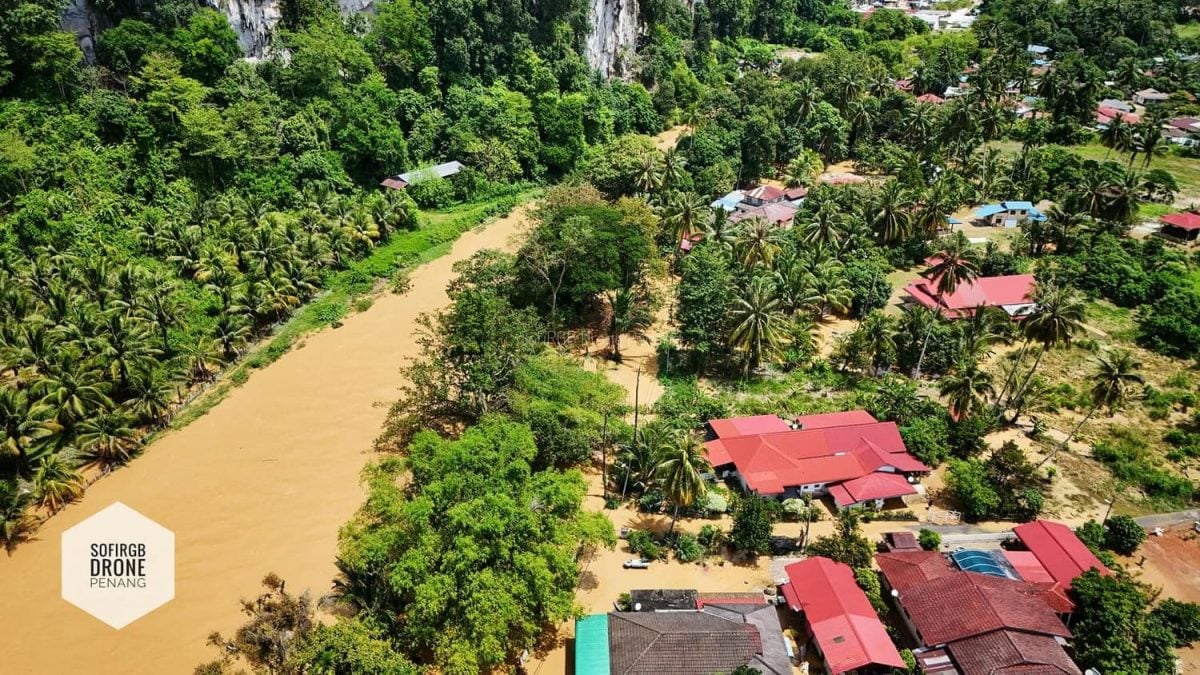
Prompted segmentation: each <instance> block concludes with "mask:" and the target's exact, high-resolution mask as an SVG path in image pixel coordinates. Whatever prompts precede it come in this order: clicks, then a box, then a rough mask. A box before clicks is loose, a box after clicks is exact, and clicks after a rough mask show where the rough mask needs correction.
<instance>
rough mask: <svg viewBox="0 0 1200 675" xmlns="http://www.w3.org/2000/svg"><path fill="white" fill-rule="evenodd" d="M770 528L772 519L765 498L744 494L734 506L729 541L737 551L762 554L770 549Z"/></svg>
mask: <svg viewBox="0 0 1200 675" xmlns="http://www.w3.org/2000/svg"><path fill="white" fill-rule="evenodd" d="M771 529H772V519H771V514H770V511H769V510H768V508H767V504H766V500H765V499H763V498H762V497H755V496H746V497H743V498H741V499H739V500H738V502H737V504H736V505H735V507H734V510H733V528H732V529H731V530H730V531H729V542H730V543H731V544H733V547H734V548H735V549H737V550H739V551H743V552H745V553H750V554H753V555H763V554H765V553H767V552H768V551H770V550H771Z"/></svg>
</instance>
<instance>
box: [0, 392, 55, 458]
mask: <svg viewBox="0 0 1200 675" xmlns="http://www.w3.org/2000/svg"><path fill="white" fill-rule="evenodd" d="M48 412H49V411H48V409H47V408H46V407H45V406H41V405H38V404H37V403H35V402H33V401H31V400H30V398H29V393H28V392H26V391H25V390H24V389H17V388H16V387H4V388H3V389H0V448H3V449H4V450H5V451H6V452H8V453H11V454H14V455H16V456H17V459H18V462H19V463H20V470H21V471H27V470H29V469H30V468H31V466H32V464H33V462H34V461H35V460H36V459H37V458H38V455H39V453H38V449H39V448H44V447H45V443H44V441H45V440H46V439H47V438H49V437H50V436H53V435H54V434H55V433H56V432H57V431H58V430H59V429H58V427H57V425H55V424H54V423H53V422H50V421H49V420H48V419H47V417H48Z"/></svg>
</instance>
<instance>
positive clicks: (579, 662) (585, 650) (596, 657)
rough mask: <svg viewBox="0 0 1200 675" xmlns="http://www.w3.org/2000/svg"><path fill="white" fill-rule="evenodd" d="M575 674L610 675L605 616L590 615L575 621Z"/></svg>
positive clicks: (606, 617) (606, 616)
mask: <svg viewBox="0 0 1200 675" xmlns="http://www.w3.org/2000/svg"><path fill="white" fill-rule="evenodd" d="M575 673H576V675H610V671H609V663H608V615H607V614H592V615H589V616H585V617H583V618H582V619H576V620H575Z"/></svg>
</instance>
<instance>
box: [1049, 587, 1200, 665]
mask: <svg viewBox="0 0 1200 675" xmlns="http://www.w3.org/2000/svg"><path fill="white" fill-rule="evenodd" d="M1071 595H1072V597H1073V599H1074V600H1075V603H1076V612H1075V621H1074V623H1073V625H1072V627H1071V632H1072V633H1073V634H1074V635H1075V640H1074V644H1075V653H1076V658H1077V660H1078V662H1079V664H1080V666H1082V667H1084V668H1096V669H1098V670H1100V671H1101V672H1107V671H1113V672H1116V671H1120V672H1125V673H1169V672H1171V671H1172V669H1173V668H1174V663H1175V655H1174V653H1173V652H1172V647H1174V645H1175V643H1176V640H1177V636H1176V635H1175V634H1174V633H1172V627H1171V624H1169V623H1167V622H1166V621H1165V620H1164V619H1167V618H1170V617H1171V616H1172V612H1173V611H1174V610H1173V609H1168V610H1166V612H1147V611H1146V610H1147V609H1148V607H1149V604H1150V598H1149V596H1148V594H1147V592H1146V590H1145V589H1143V588H1142V587H1141V586H1139V585H1138V584H1137V583H1135V582H1133V581H1131V580H1129V579H1128V578H1127V577H1124V576H1123V575H1110V576H1102V575H1101V574H1100V573H1099V572H1097V571H1096V570H1088V571H1087V572H1084V573H1083V575H1082V576H1080V577H1078V578H1077V579H1075V580H1074V581H1073V582H1071ZM1183 628H1184V630H1185V631H1191V630H1194V624H1191V625H1189V624H1184V625H1183Z"/></svg>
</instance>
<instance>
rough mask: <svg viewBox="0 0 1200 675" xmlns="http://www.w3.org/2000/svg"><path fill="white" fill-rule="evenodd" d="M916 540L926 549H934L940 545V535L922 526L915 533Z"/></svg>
mask: <svg viewBox="0 0 1200 675" xmlns="http://www.w3.org/2000/svg"><path fill="white" fill-rule="evenodd" d="M917 541H918V542H920V544H921V548H923V549H925V550H926V551H936V550H938V549H940V548H941V547H942V535H940V534H938V533H937V532H934V531H933V530H930V529H928V528H924V527H922V528H921V531H920V532H919V533H918V534H917Z"/></svg>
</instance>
